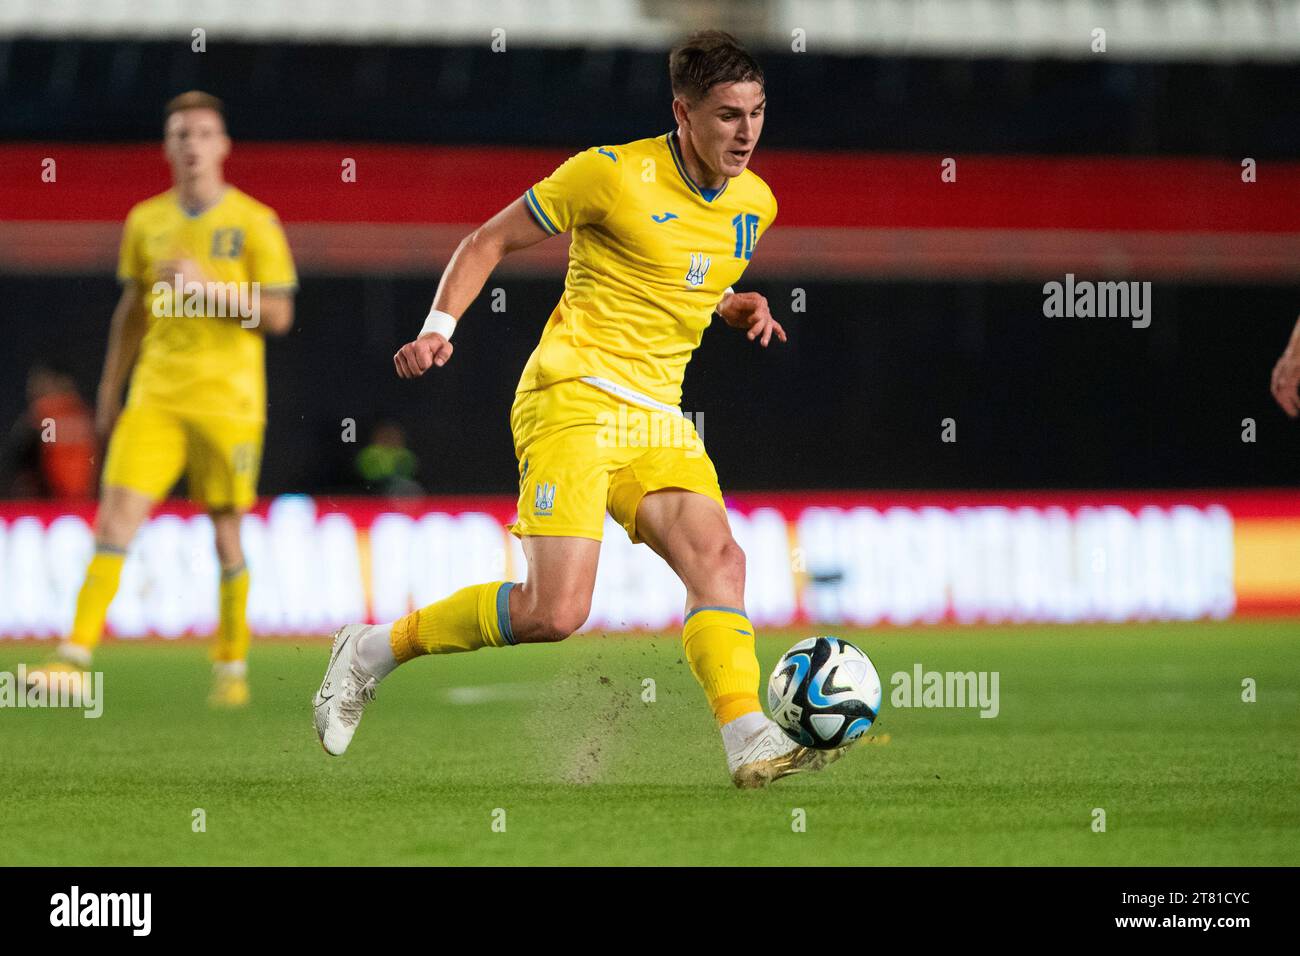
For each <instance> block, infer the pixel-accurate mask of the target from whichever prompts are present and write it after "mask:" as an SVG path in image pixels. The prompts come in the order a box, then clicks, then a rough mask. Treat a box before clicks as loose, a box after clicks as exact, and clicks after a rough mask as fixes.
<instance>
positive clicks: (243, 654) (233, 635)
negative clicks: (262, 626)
mask: <svg viewBox="0 0 1300 956" xmlns="http://www.w3.org/2000/svg"><path fill="white" fill-rule="evenodd" d="M218 595H219V601H220V607H221V611H220V618H219V620H218V622H217V640H216V643H215V645H214V646H213V648H212V659H213V660H214V661H216V662H218V663H232V662H238V663H243V662H244V661H246V660H247V659H248V645H249V642H250V640H251V639H252V635H251V633H250V631H249V629H248V614H247V611H248V565H246V564H241V565H239V566H238V567H235V568H231V569H230V570H228V571H222V572H221V586H220V588H219V591H218Z"/></svg>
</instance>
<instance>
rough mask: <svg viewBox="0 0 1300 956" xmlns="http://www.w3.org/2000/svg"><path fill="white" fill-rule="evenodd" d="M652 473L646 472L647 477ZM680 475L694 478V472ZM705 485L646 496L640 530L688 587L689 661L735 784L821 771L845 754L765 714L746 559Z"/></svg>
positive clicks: (636, 533)
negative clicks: (799, 739)
mask: <svg viewBox="0 0 1300 956" xmlns="http://www.w3.org/2000/svg"><path fill="white" fill-rule="evenodd" d="M651 470H652V469H650V468H647V467H643V468H642V472H643V473H645V472H647V471H651ZM679 471H680V472H682V473H683V475H684V477H686V476H689V474H690V472H691V471H692V468H691V467H690V466H687V467H686V468H682V469H679ZM700 477H704V476H703V475H701V476H700ZM700 484H701V485H703V486H704V488H705V492H706V493H698V492H694V491H686V490H683V489H676V488H668V489H661V490H656V491H653V492H649V493H646V494H645V495H644V496H643V497H642V498H641V499H640V502H639V504H638V506H637V508H636V512H635V527H634V529H633V530H634V537H638V536H639V537H640V538H642V539H644V540H645V542H646V543H647V544H649V545H650V547H651V548H653V549H654V550H655V552H656V553H657V554H659V555H660V556H661V557H662V558H663V559H664V560H665V561H667V562H668V565H669V566H670V567H671V568H672V569H673V571H674V572H676V574H677V576H678V577H679V578H681V580H682V583H683V584H685V585H686V623H685V624H684V625H683V628H682V642H683V645H684V647H685V650H686V660H687V662H688V663H689V664H690V667H691V672H692V673H693V674H694V675H695V678H696V680H698V681H699V682H700V685H701V686H702V687H703V688H704V693H705V695H706V696H707V697H708V699H709V705H710V707H711V708H712V709H713V714H714V717H715V718H716V719H717V722H718V726H719V728H720V729H721V731H722V743H723V747H724V749H725V750H726V752H727V769H728V770H729V771H730V773H731V779H732V782H733V783H735V785H736V786H738V787H743V788H754V787H762V786H766V785H767V784H768V783H771V782H772V781H773V780H776V779H779V778H780V777H785V776H788V775H790V774H793V773H800V772H803V771H806V770H820V769H822V768H823V767H825V766H826V765H827V764H829V763H831V762H833V761H835V760H837V759H838V758H839V757H840V755H841V754H842V753H843V749H841V750H834V751H824V750H813V749H811V748H808V747H802V746H800V745H798V744H796V743H795V742H794V741H793V740H791V739H790V738H789V737H788V736H786V734H785V733H784V731H782V730H781V728H779V727H778V726H777V725H776V724H775V723H774V722H773V721H771V720H770V719H768V717H767V716H766V715H765V714H764V713H763V709H762V705H761V703H760V702H759V697H758V689H759V684H760V680H761V676H762V675H761V671H760V670H759V666H758V658H757V656H756V655H755V653H754V625H753V624H751V623H750V621H749V618H748V617H747V616H746V615H745V611H744V594H745V558H744V553H743V552H742V551H741V549H740V546H739V545H738V544H736V541H735V539H734V538H733V537H732V535H731V528H730V526H729V524H728V523H727V515H726V512H725V511H724V510H723V508H722V504H721V501H720V500H718V499H717V498H715V497H714V496H713V495H712V493H711V492H712V489H709V488H708V486H707V482H705V481H701V482H700Z"/></svg>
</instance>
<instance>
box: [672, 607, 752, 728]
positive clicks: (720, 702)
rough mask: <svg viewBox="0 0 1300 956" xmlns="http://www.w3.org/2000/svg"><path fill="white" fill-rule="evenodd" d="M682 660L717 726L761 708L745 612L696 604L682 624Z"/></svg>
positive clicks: (750, 630)
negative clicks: (683, 648) (700, 688)
mask: <svg viewBox="0 0 1300 956" xmlns="http://www.w3.org/2000/svg"><path fill="white" fill-rule="evenodd" d="M682 643H683V644H684V645H685V647H686V662H687V663H688V664H690V665H691V673H692V674H694V675H695V679H696V680H697V681H699V682H700V686H701V687H703V688H704V694H705V696H706V697H708V698H709V706H710V707H711V708H713V716H714V718H715V719H716V720H717V721H718V726H719V727H721V726H723V725H724V724H729V723H731V721H733V720H735V719H736V718H737V717H742V716H744V715H745V714H751V713H753V712H754V711H760V712H761V711H762V709H763V705H762V704H760V703H759V701H758V681H759V670H758V658H757V657H755V656H754V625H752V624H750V623H749V618H747V617H745V612H744V611H740V610H737V609H736V608H730V607H699V608H696V609H695V610H693V611H691V613H690V614H688V615H686V625H685V627H683V628H682Z"/></svg>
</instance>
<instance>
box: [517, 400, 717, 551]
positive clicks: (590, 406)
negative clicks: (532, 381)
mask: <svg viewBox="0 0 1300 956" xmlns="http://www.w3.org/2000/svg"><path fill="white" fill-rule="evenodd" d="M510 428H511V431H512V432H513V433H514V439H515V456H516V457H517V458H518V459H519V520H518V521H517V522H516V523H515V524H514V525H512V526H511V528H510V530H511V531H512V532H513V533H514V534H516V535H519V536H520V537H523V536H524V535H546V536H553V537H577V538H593V539H595V540H597V541H599V540H600V539H601V534H602V531H603V529H604V526H605V512H606V511H608V512H609V514H611V515H612V516H613V517H614V520H615V521H617V522H618V523H619V524H621V525H622V526H623V528H624V529H625V530H626V531H627V534H628V537H629V538H631V539H632V540H633V541H634V542H639V541H641V540H642V539H641V537H640V536H639V535H638V534H637V530H636V509H637V506H638V505H639V504H640V503H641V499H642V498H644V497H645V496H646V495H647V494H649V493H650V492H652V491H660V490H662V489H664V488H682V489H684V490H686V491H694V492H698V493H699V494H702V495H705V496H707V497H708V498H711V499H712V500H713V501H716V502H717V503H718V507H720V508H724V509H725V507H726V506H725V505H724V504H723V501H722V492H721V490H720V489H719V488H718V473H717V471H716V470H715V469H714V467H713V462H712V461H710V460H709V456H708V454H707V453H706V452H705V450H704V442H703V441H702V439H701V438H700V436H699V433H698V432H697V431H696V429H695V424H694V422H692V421H691V419H690V418H689V417H687V416H683V415H681V414H680V413H678V412H676V411H660V410H655V409H651V408H647V407H644V406H642V405H639V404H635V403H632V402H626V401H623V400H622V399H621V398H618V397H616V396H614V395H611V394H609V393H608V392H606V391H603V390H601V389H599V388H597V387H596V386H594V385H589V384H587V383H586V382H582V381H577V380H574V381H567V382H559V383H557V384H555V385H551V386H548V387H547V388H540V389H534V390H532V391H527V392H520V393H519V394H517V395H516V396H515V403H514V407H513V408H512V409H511V410H510Z"/></svg>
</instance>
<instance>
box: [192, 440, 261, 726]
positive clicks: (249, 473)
mask: <svg viewBox="0 0 1300 956" xmlns="http://www.w3.org/2000/svg"><path fill="white" fill-rule="evenodd" d="M185 430H186V439H187V444H186V451H187V458H188V461H189V469H188V481H189V492H190V498H191V499H192V500H194V501H195V502H197V503H198V504H201V505H202V506H203V507H205V508H206V509H207V511H208V514H209V516H210V517H211V519H212V532H213V541H214V543H215V545H216V550H217V563H218V566H219V568H220V572H219V573H220V575H221V577H220V580H219V582H218V585H217V598H218V600H217V607H218V616H217V631H216V634H215V635H214V636H213V642H212V652H211V657H212V690H211V692H210V693H209V695H208V703H209V704H211V705H212V706H213V707H243V706H245V705H247V704H248V702H249V700H250V699H251V694H250V692H249V687H248V649H249V645H250V643H251V639H252V634H251V632H250V630H249V626H248V614H247V611H248V589H249V576H248V566H247V564H246V563H245V561H244V549H243V545H242V543H241V541H240V526H241V524H242V523H243V516H244V512H246V511H247V510H248V509H249V508H250V507H252V505H253V503H254V502H255V501H256V500H257V476H258V471H259V469H260V467H261V461H262V433H263V425H262V423H261V422H256V421H242V420H238V419H231V418H226V417H221V416H195V415H191V416H188V417H187V418H186V419H185Z"/></svg>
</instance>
